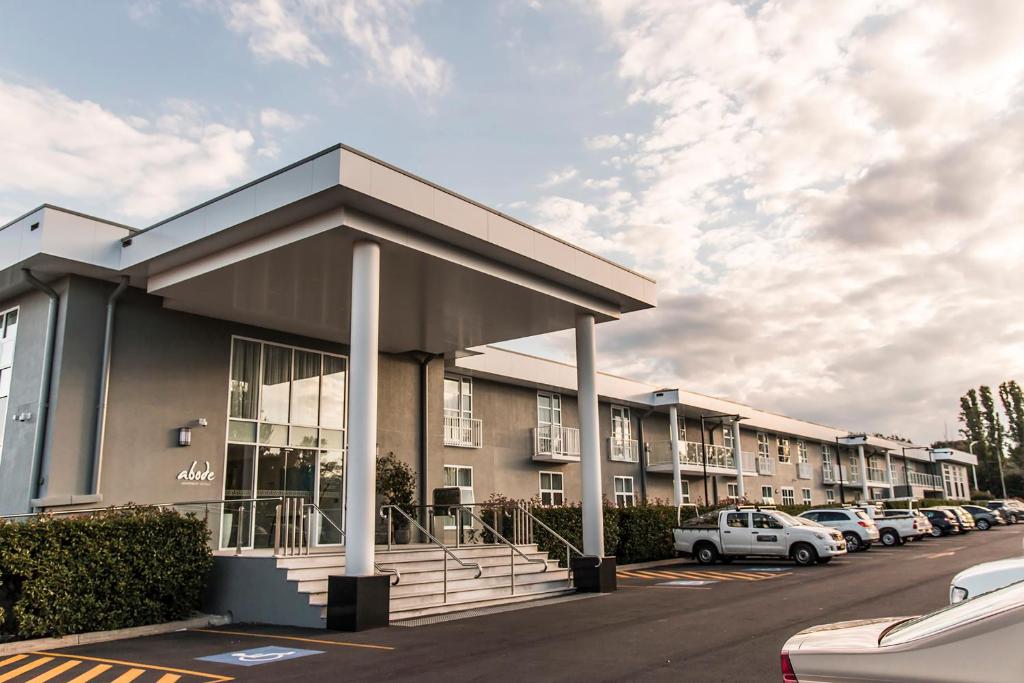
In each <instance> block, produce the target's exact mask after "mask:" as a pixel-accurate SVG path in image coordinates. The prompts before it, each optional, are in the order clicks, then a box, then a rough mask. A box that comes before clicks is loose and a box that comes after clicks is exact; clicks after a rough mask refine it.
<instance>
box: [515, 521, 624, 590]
mask: <svg viewBox="0 0 1024 683" xmlns="http://www.w3.org/2000/svg"><path fill="white" fill-rule="evenodd" d="M516 507H517V508H519V510H520V511H521V512H523V513H524V514H526V516H527V517H529V518H530V519H531V520H533V521H534V522H535V523H537V524H538V525H540V527H541V528H542V529H544V530H545V531H547V532H548V533H549V534H551V535H552V536H554V537H555V539H556V540H559V541H561V542H562V543H564V544H565V567H566V569H568V570H569V584H570V585H572V556H571V555H570V554H569V551H570V550H573V551H575V553H576V554H577V555H579V556H580V557H581V558H582V557H587V556H586V555H584V554H583V551H582V550H580V549H579V548H577V547H576V546H574V545H573V544H572V543H570V542H569V539H567V538H565V537H564V536H562V535H561V534H560V533H558V532H557V531H555V530H554V529H552V528H551V527H549V526H548V525H547V524H545V523H544V522H543V521H541V520H540V519H538V518H537V516H536V515H534V514H533V513H532V512H530V511H529V510H528V509H526V508H525V507H523V504H522V503H516ZM603 561H604V558H603V557H601V556H598V557H597V563H596V564H595V565H594V567H595V568H596V567H600V566H601V562H603Z"/></svg>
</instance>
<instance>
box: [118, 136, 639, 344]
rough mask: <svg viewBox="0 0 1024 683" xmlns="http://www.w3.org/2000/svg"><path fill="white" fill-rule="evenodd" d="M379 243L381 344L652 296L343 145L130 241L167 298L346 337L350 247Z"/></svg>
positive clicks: (559, 317)
mask: <svg viewBox="0 0 1024 683" xmlns="http://www.w3.org/2000/svg"><path fill="white" fill-rule="evenodd" d="M359 239H371V240H374V241H376V242H378V243H379V244H380V245H381V291H380V310H381V319H380V349H381V350H382V351H386V352H404V351H413V350H417V351H427V352H431V353H451V352H453V351H458V350H461V349H466V348H468V347H471V346H479V345H483V344H488V343H492V342H496V341H502V340H508V339H516V338H520V337H526V336H532V335H536V334H543V333H547V332H553V331H556V330H563V329H568V328H572V327H573V326H574V323H575V316H576V313H577V312H579V311H589V312H592V313H593V314H594V315H595V318H596V320H597V321H598V322H604V321H608V320H614V319H617V318H618V317H619V316H620V315H621V314H622V313H625V312H629V311H633V310H639V309H642V308H649V307H652V306H653V305H654V297H655V291H654V283H653V281H651V280H650V279H648V278H645V277H643V276H641V275H638V274H636V273H633V272H632V271H629V270H628V269H625V268H622V267H620V266H616V265H615V264H612V263H611V262H609V261H606V260H604V259H601V258H600V257H597V256H594V255H592V254H588V253H587V252H585V251H583V250H580V249H577V248H576V247H573V246H572V245H568V244H566V243H564V242H561V241H559V240H556V239H555V238H553V237H551V236H549V235H546V234H544V233H542V232H540V231H537V230H535V229H533V228H530V227H529V226H525V225H524V224H520V223H517V222H514V221H512V220H511V219H508V218H507V217H504V216H502V215H501V214H498V213H496V212H493V211H491V210H489V209H486V207H481V206H480V205H478V204H475V203H473V202H471V201H469V200H467V199H464V198H462V197H459V196H458V195H455V194H454V193H451V192H449V191H447V190H444V189H443V188H439V187H437V186H435V185H432V184H430V183H427V182H426V181H423V180H420V179H418V178H415V177H414V176H410V175H408V174H406V173H404V172H402V171H400V170H398V169H395V168H393V167H390V166H388V165H386V164H383V162H379V161H376V160H373V159H371V158H369V157H366V156H365V155H362V154H360V153H357V152H355V151H354V150H349V149H348V148H344V147H340V146H338V147H334V148H331V149H329V150H326V151H325V152H322V153H320V154H319V155H316V156H314V157H311V158H309V159H306V160H303V161H302V162H299V163H298V164H295V165H293V166H291V167H288V168H287V169H284V170H282V171H281V172H279V173H277V174H274V175H272V176H268V177H267V178H264V179H261V180H259V181H256V182H254V183H251V184H249V185H247V186H244V187H242V188H239V189H238V190H235V191H233V192H231V193H228V194H226V195H224V196H222V197H219V198H217V199H215V200H212V201H211V202H207V203H206V204H203V205H201V206H199V207H196V208H195V209H193V210H190V211H188V212H185V213H183V214H180V215H179V216H176V217H174V218H172V219H169V220H168V221H164V222H163V223H159V224H157V225H155V226H152V227H151V228H148V229H147V230H144V231H142V232H140V233H137V234H134V235H132V236H130V237H129V238H127V239H125V240H124V241H123V244H124V248H123V252H122V266H123V268H124V270H125V271H126V272H131V273H133V274H134V275H135V276H137V277H141V278H143V279H144V280H145V281H146V283H147V285H146V286H147V289H148V291H149V292H150V293H152V294H155V295H159V296H161V297H163V298H164V302H165V305H166V306H167V307H169V308H173V309H177V310H181V311H186V312H190V313H195V314H199V315H205V316H209V317H214V318H218V319H223V320H233V321H236V322H241V323H245V324H251V325H257V326H261V327H267V328H271V329H277V330H283V331H287V332H291V333H295V334H302V335H306V336H310V337H316V338H324V339H330V340H333V341H341V342H347V341H348V339H349V306H350V295H351V292H350V288H351V253H352V245H353V243H354V242H355V241H356V240H359Z"/></svg>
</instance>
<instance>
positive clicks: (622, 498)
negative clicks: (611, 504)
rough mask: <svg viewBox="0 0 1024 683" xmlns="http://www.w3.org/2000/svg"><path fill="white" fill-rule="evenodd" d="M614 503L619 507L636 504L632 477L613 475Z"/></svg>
mask: <svg viewBox="0 0 1024 683" xmlns="http://www.w3.org/2000/svg"><path fill="white" fill-rule="evenodd" d="M615 504H616V505H618V506H619V507H620V508H628V507H633V506H634V505H636V494H635V493H633V477H615Z"/></svg>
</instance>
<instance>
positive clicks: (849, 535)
mask: <svg viewBox="0 0 1024 683" xmlns="http://www.w3.org/2000/svg"><path fill="white" fill-rule="evenodd" d="M843 538H845V539H846V552H848V553H855V552H857V551H858V550H860V549H861V545H862V544H861V542H860V536H858V535H857V534H855V533H853V532H852V531H847V532H846V533H845V534H843Z"/></svg>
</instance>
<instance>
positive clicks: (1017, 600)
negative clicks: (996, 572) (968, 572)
mask: <svg viewBox="0 0 1024 683" xmlns="http://www.w3.org/2000/svg"><path fill="white" fill-rule="evenodd" d="M1022 639H1024V583H1016V584H1013V585H1011V586H1007V587H1006V588H1000V589H998V590H995V591H992V592H991V593H986V594H984V595H980V596H978V597H976V598H972V599H969V600H964V601H963V602H958V603H956V604H955V605H948V606H946V607H943V608H942V609H939V610H936V611H935V612H931V613H929V614H925V615H923V616H919V617H896V618H886V619H864V620H860V621H847V622H840V623H835V624H827V625H823V626H815V627H814V628H809V629H806V630H803V631H801V632H800V633H797V634H796V635H794V636H793V637H791V638H790V639H789V640H787V641H786V644H785V645H783V647H782V652H781V664H782V680H783V682H784V683H840V682H842V683H868V682H869V681H871V682H875V683H877V682H878V681H890V682H891V683H910V682H911V681H913V682H914V683H922V682H923V681H928V682H930V683H978V682H979V681H985V682H986V683H1019V682H1020V681H1021V679H1022V672H1024V648H1022V647H1020V645H1019V644H1020V642H1021V640H1022Z"/></svg>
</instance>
